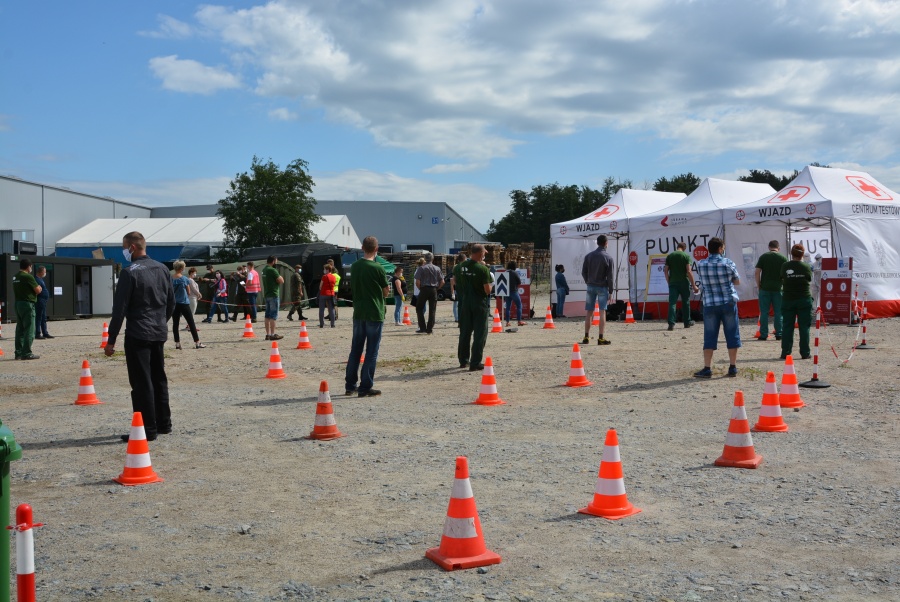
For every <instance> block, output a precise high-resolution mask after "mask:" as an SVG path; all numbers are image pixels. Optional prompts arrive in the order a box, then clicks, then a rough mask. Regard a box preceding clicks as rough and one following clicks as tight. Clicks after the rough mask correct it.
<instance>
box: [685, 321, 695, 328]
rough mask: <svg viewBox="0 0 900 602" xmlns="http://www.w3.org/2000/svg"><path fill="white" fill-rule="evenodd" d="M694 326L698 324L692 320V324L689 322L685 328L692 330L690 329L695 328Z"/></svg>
mask: <svg viewBox="0 0 900 602" xmlns="http://www.w3.org/2000/svg"><path fill="white" fill-rule="evenodd" d="M694 324H696V322H694V321H693V320H691V321H690V322H688V323H687V324H685V325H684V327H685V328H690V327H691V326H693V325H694Z"/></svg>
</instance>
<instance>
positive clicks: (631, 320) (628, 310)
mask: <svg viewBox="0 0 900 602" xmlns="http://www.w3.org/2000/svg"><path fill="white" fill-rule="evenodd" d="M634 322H635V319H634V314H633V313H631V301H626V302H625V323H626V324H634Z"/></svg>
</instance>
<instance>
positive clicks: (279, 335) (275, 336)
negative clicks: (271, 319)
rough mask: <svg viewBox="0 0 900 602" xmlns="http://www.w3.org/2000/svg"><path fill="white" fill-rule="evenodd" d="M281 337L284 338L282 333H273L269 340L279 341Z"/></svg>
mask: <svg viewBox="0 0 900 602" xmlns="http://www.w3.org/2000/svg"><path fill="white" fill-rule="evenodd" d="M283 338H284V335H282V334H273V335H272V339H271V340H273V341H280V340H281V339H283Z"/></svg>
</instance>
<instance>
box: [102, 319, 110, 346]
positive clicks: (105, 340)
mask: <svg viewBox="0 0 900 602" xmlns="http://www.w3.org/2000/svg"><path fill="white" fill-rule="evenodd" d="M108 344H109V324H107V323H106V322H104V323H103V335H102V336H101V337H100V349H106V346H107V345H108Z"/></svg>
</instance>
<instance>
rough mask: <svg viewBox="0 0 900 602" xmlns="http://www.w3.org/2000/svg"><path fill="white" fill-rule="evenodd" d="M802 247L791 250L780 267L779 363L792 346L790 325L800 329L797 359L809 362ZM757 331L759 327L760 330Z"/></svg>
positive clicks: (808, 278)
mask: <svg viewBox="0 0 900 602" xmlns="http://www.w3.org/2000/svg"><path fill="white" fill-rule="evenodd" d="M804 253H806V249H805V248H803V245H799V244H798V245H794V246H793V247H791V260H790V261H788V262H785V264H784V265H782V266H781V282H782V283H783V284H784V303H783V304H782V307H783V309H784V338H783V339H782V340H781V359H787V356H788V355H789V354H790V353H791V348H792V347H793V346H794V323H795V322H796V324H797V326H798V327H799V328H800V357H801V358H803V359H805V360H806V359H809V358H810V353H809V325H810V322H811V321H812V304H813V300H812V295H810V294H809V283H810V282H812V270H811V269H810V267H809V265H807V264H806V263H804V262H803V254H804ZM760 328H761V327H760Z"/></svg>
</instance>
